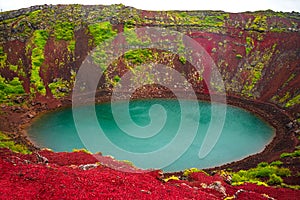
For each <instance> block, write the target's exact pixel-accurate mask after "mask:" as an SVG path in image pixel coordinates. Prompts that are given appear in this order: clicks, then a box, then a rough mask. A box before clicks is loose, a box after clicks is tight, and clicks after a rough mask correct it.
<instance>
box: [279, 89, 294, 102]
mask: <svg viewBox="0 0 300 200" xmlns="http://www.w3.org/2000/svg"><path fill="white" fill-rule="evenodd" d="M290 97H291V95H290V92H287V93H286V94H285V95H284V96H283V97H282V98H280V99H279V103H283V102H285V101H286V100H287V99H289V98H290Z"/></svg>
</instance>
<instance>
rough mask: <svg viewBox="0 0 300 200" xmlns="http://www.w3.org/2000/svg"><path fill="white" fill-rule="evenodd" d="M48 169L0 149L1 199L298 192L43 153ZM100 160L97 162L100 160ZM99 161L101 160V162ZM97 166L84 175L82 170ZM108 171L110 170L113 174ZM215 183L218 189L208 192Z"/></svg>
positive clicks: (106, 159) (260, 196)
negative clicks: (168, 175) (166, 178)
mask: <svg viewBox="0 0 300 200" xmlns="http://www.w3.org/2000/svg"><path fill="white" fill-rule="evenodd" d="M39 154H40V155H42V156H44V157H47V159H48V161H49V163H48V164H43V163H37V158H36V155H21V154H16V153H12V152H10V151H9V150H7V149H0V169H1V171H0V177H1V180H0V199H224V198H225V197H226V196H227V197H229V196H232V197H233V195H236V196H237V199H255V200H257V199H268V198H269V197H272V198H275V199H297V197H300V191H298V190H290V189H283V188H273V187H264V186H257V185H254V184H245V185H242V186H231V185H229V184H227V183H225V182H224V181H223V179H222V177H220V176H218V175H214V176H207V175H205V174H204V173H202V172H199V173H193V174H191V175H190V177H189V181H187V180H178V181H177V180H170V181H168V182H164V181H162V180H161V177H160V176H161V174H160V173H159V172H160V171H150V172H149V171H145V173H127V172H124V171H119V170H115V169H116V168H118V167H120V168H122V169H124V168H128V170H131V171H134V170H136V172H141V170H138V169H135V168H134V167H132V166H130V165H128V164H126V163H123V162H119V161H115V160H113V159H112V158H110V157H104V156H101V155H98V157H97V159H96V158H95V157H94V156H92V155H90V154H87V153H84V152H77V153H53V152H50V151H41V152H39ZM98 159H99V160H98ZM101 159H102V160H101ZM99 161H100V163H102V164H101V165H100V166H98V167H95V168H92V169H89V170H82V169H81V168H80V167H79V166H80V165H81V164H91V163H96V162H99ZM107 166H113V167H114V168H115V169H112V168H110V167H107ZM216 181H219V183H220V184H221V187H223V188H225V191H226V196H224V194H223V193H222V192H221V191H220V189H218V188H215V187H212V185H214V184H215V183H216Z"/></svg>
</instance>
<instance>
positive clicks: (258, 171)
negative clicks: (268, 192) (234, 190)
mask: <svg viewBox="0 0 300 200" xmlns="http://www.w3.org/2000/svg"><path fill="white" fill-rule="evenodd" d="M279 165H281V162H280V161H279V162H277V161H276V162H273V163H271V164H268V163H266V162H262V163H260V164H258V165H257V167H256V168H252V169H249V170H240V171H238V172H231V175H232V184H233V185H240V184H243V183H245V182H249V183H256V184H259V185H267V184H270V185H280V184H281V183H282V182H283V181H282V178H281V177H287V176H290V175H291V172H290V170H289V169H287V168H281V167H278V166H279ZM266 178H268V181H267V184H266V183H264V182H263V181H262V180H263V179H264V180H265V179H266Z"/></svg>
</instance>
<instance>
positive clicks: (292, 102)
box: [285, 94, 300, 107]
mask: <svg viewBox="0 0 300 200" xmlns="http://www.w3.org/2000/svg"><path fill="white" fill-rule="evenodd" d="M296 104H300V94H299V95H297V96H295V97H294V98H292V99H290V100H289V101H288V102H287V103H286V104H285V107H291V106H294V105H296Z"/></svg>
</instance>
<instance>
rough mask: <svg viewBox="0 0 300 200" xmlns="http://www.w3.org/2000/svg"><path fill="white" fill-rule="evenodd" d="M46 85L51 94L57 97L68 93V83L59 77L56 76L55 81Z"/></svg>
mask: <svg viewBox="0 0 300 200" xmlns="http://www.w3.org/2000/svg"><path fill="white" fill-rule="evenodd" d="M48 87H49V88H50V90H51V93H52V94H53V96H54V97H55V98H57V99H58V98H61V97H64V96H65V95H66V94H67V93H68V88H69V83H68V81H64V80H62V79H61V78H57V79H56V81H55V82H52V83H50V84H49V85H48ZM63 91H65V92H63Z"/></svg>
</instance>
